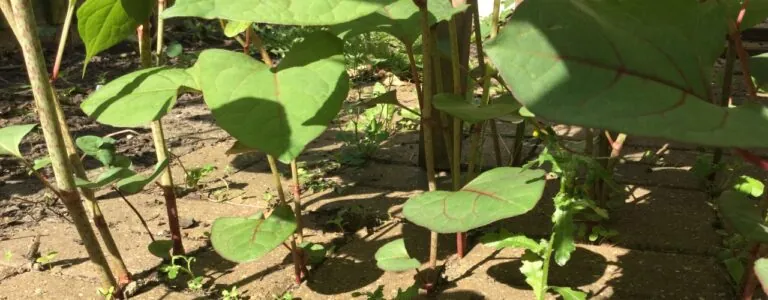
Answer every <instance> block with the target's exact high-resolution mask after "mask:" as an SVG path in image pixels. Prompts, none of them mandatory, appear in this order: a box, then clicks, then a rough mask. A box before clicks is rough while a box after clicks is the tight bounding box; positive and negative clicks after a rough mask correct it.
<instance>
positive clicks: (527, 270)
mask: <svg viewBox="0 0 768 300" xmlns="http://www.w3.org/2000/svg"><path fill="white" fill-rule="evenodd" d="M537 258H538V257H528V259H525V258H524V259H523V260H522V266H521V267H520V273H523V275H524V276H525V283H527V284H528V285H529V286H531V287H532V288H533V293H534V295H537V296H538V295H540V294H542V293H545V292H546V291H542V290H541V285H542V281H543V280H544V270H543V269H542V268H543V267H544V262H543V261H542V260H541V259H537ZM537 299H542V298H541V297H537Z"/></svg>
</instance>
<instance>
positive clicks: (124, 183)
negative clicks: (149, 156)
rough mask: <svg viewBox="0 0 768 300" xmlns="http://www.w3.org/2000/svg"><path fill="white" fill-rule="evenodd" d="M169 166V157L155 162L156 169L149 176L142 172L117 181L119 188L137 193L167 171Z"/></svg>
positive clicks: (130, 192)
mask: <svg viewBox="0 0 768 300" xmlns="http://www.w3.org/2000/svg"><path fill="white" fill-rule="evenodd" d="M167 167H168V159H167V158H166V159H165V160H163V161H161V162H159V163H157V164H155V169H154V170H153V171H152V174H150V175H149V177H145V176H143V175H141V174H136V175H133V176H131V177H128V178H125V179H123V180H120V181H118V182H117V188H118V189H119V190H121V191H123V192H125V193H128V194H135V193H138V192H140V191H141V190H142V189H144V186H146V185H147V184H149V183H151V182H153V181H155V179H157V177H159V176H160V175H162V174H163V172H165V170H166V168H167Z"/></svg>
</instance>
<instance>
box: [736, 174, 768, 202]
mask: <svg viewBox="0 0 768 300" xmlns="http://www.w3.org/2000/svg"><path fill="white" fill-rule="evenodd" d="M733 189H734V190H736V191H739V192H742V193H744V194H747V195H750V196H752V197H755V198H757V197H760V196H762V195H763V191H764V190H765V185H763V183H762V182H761V181H760V180H757V179H754V178H752V177H749V176H747V175H741V176H739V178H738V179H736V183H735V184H734V186H733Z"/></svg>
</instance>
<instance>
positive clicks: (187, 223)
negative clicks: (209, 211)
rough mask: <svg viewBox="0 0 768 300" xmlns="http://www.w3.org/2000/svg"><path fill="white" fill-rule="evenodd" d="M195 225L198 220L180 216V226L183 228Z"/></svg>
mask: <svg viewBox="0 0 768 300" xmlns="http://www.w3.org/2000/svg"><path fill="white" fill-rule="evenodd" d="M195 225H197V221H196V220H195V219H193V218H179V227H181V228H182V229H188V228H192V227H195Z"/></svg>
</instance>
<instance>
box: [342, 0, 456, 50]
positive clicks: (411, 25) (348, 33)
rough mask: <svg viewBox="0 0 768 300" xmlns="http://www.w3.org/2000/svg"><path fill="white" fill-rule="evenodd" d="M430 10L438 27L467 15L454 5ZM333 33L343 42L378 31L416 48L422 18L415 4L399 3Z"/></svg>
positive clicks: (441, 4) (430, 3) (408, 0)
mask: <svg viewBox="0 0 768 300" xmlns="http://www.w3.org/2000/svg"><path fill="white" fill-rule="evenodd" d="M427 8H428V10H429V13H430V16H429V17H430V18H429V23H430V24H436V23H439V22H442V21H446V20H449V19H450V18H451V17H452V16H453V15H454V14H456V13H459V12H462V11H464V10H465V9H466V8H467V5H462V6H460V7H457V8H454V7H453V6H452V5H451V2H450V1H428V2H427ZM330 30H331V32H334V33H337V34H338V35H339V36H340V37H342V38H349V37H352V36H356V35H359V34H363V33H368V32H374V31H378V32H386V33H389V34H391V35H392V36H394V37H395V38H397V39H399V40H400V41H402V42H403V43H404V44H405V45H407V46H412V45H413V44H414V43H415V42H416V40H417V39H418V38H419V36H421V15H420V14H419V8H418V7H417V6H416V4H414V3H413V0H396V1H395V2H394V3H392V4H389V5H387V6H386V7H384V8H381V9H379V10H378V11H376V12H375V13H372V14H369V15H367V16H364V17H362V18H359V19H356V20H354V21H352V22H346V23H343V24H338V25H335V26H333V27H331V29H330Z"/></svg>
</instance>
